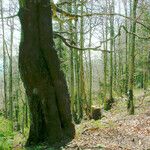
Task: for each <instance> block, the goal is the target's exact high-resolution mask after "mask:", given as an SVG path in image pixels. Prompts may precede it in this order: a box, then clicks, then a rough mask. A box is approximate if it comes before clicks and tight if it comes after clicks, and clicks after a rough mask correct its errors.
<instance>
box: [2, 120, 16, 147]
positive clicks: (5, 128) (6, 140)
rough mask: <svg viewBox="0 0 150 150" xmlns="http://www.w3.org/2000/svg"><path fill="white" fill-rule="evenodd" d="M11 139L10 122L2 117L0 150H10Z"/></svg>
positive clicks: (12, 135) (12, 134)
mask: <svg viewBox="0 0 150 150" xmlns="http://www.w3.org/2000/svg"><path fill="white" fill-rule="evenodd" d="M13 137H14V133H13V132H12V127H11V122H10V121H8V120H6V119H5V118H4V117H0V149H1V150H11V149H12V145H13Z"/></svg>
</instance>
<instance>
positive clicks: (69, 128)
mask: <svg viewBox="0 0 150 150" xmlns="http://www.w3.org/2000/svg"><path fill="white" fill-rule="evenodd" d="M19 18H20V21H21V26H22V38H21V43H20V51H19V69H20V73H21V77H22V80H23V83H24V86H25V89H26V93H27V96H28V100H29V108H30V114H31V126H30V132H29V138H28V141H27V145H33V144H37V143H40V142H43V141H46V140H48V142H49V144H54V143H55V142H60V141H61V140H62V139H64V138H65V139H66V138H73V137H74V134H75V131H74V125H73V124H72V119H71V111H70V101H69V95H68V89H67V85H66V80H65V78H64V74H63V72H62V71H61V70H60V62H59V59H58V56H57V53H56V51H55V48H54V42H53V36H52V12H51V7H50V1H49V0H24V2H23V1H21V4H20V11H19Z"/></svg>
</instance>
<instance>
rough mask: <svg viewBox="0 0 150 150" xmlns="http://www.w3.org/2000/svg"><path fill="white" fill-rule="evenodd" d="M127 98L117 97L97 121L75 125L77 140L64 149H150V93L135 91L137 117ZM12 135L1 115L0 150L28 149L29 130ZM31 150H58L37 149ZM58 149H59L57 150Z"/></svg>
mask: <svg viewBox="0 0 150 150" xmlns="http://www.w3.org/2000/svg"><path fill="white" fill-rule="evenodd" d="M126 103H127V102H126V100H125V98H122V97H120V98H118V97H117V98H116V99H115V103H114V104H113V107H112V109H111V110H110V111H108V112H103V114H102V115H103V118H102V119H100V120H97V121H94V120H83V121H82V123H81V124H79V125H76V137H75V139H74V140H73V141H71V142H70V143H69V144H67V145H66V146H65V147H62V148H61V149H62V150H100V149H102V150H150V92H149V95H147V96H144V92H143V91H136V92H135V115H130V116H129V115H128V113H127V109H126ZM24 132H25V134H24V135H23V134H22V133H18V132H16V133H12V130H11V124H10V122H9V121H8V120H6V119H4V118H3V117H1V116H0V150H12V149H13V150H25V148H24V143H25V141H26V138H27V133H28V129H27V131H26V130H25V131H24ZM30 150H55V149H54V148H53V149H52V148H48V147H47V146H45V145H44V146H42V145H41V146H36V147H35V148H31V149H30ZM56 150H57V149H56Z"/></svg>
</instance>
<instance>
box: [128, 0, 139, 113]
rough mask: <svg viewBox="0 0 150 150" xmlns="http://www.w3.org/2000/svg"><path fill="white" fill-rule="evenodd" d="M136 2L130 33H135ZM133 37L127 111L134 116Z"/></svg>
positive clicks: (132, 39)
mask: <svg viewBox="0 0 150 150" xmlns="http://www.w3.org/2000/svg"><path fill="white" fill-rule="evenodd" d="M137 4H138V0H134V1H133V9H132V18H133V19H134V21H133V23H132V26H131V32H132V33H135V32H136V9H137ZM134 61H135V35H134V34H132V35H131V45H130V67H129V69H130V70H129V100H128V111H129V114H134V102H133V86H134V72H135V68H134V67H135V64H134V63H135V62H134Z"/></svg>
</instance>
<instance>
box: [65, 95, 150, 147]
mask: <svg viewBox="0 0 150 150" xmlns="http://www.w3.org/2000/svg"><path fill="white" fill-rule="evenodd" d="M121 105H122V104H121ZM121 105H120V106H119V105H117V106H114V108H113V109H112V110H111V112H108V113H106V114H105V117H104V118H103V119H101V120H99V121H85V122H83V123H82V124H81V125H79V126H77V136H76V138H75V139H74V140H73V141H72V142H71V143H70V144H69V145H67V146H66V149H67V150H80V149H81V150H82V149H85V150H91V149H92V150H99V149H104V150H150V101H149V98H147V100H146V101H145V103H144V104H143V105H141V106H140V107H138V106H139V104H138V103H137V106H136V115H133V116H128V115H127V113H126V108H125V107H122V106H121ZM116 107H117V108H118V109H117V112H116Z"/></svg>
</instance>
